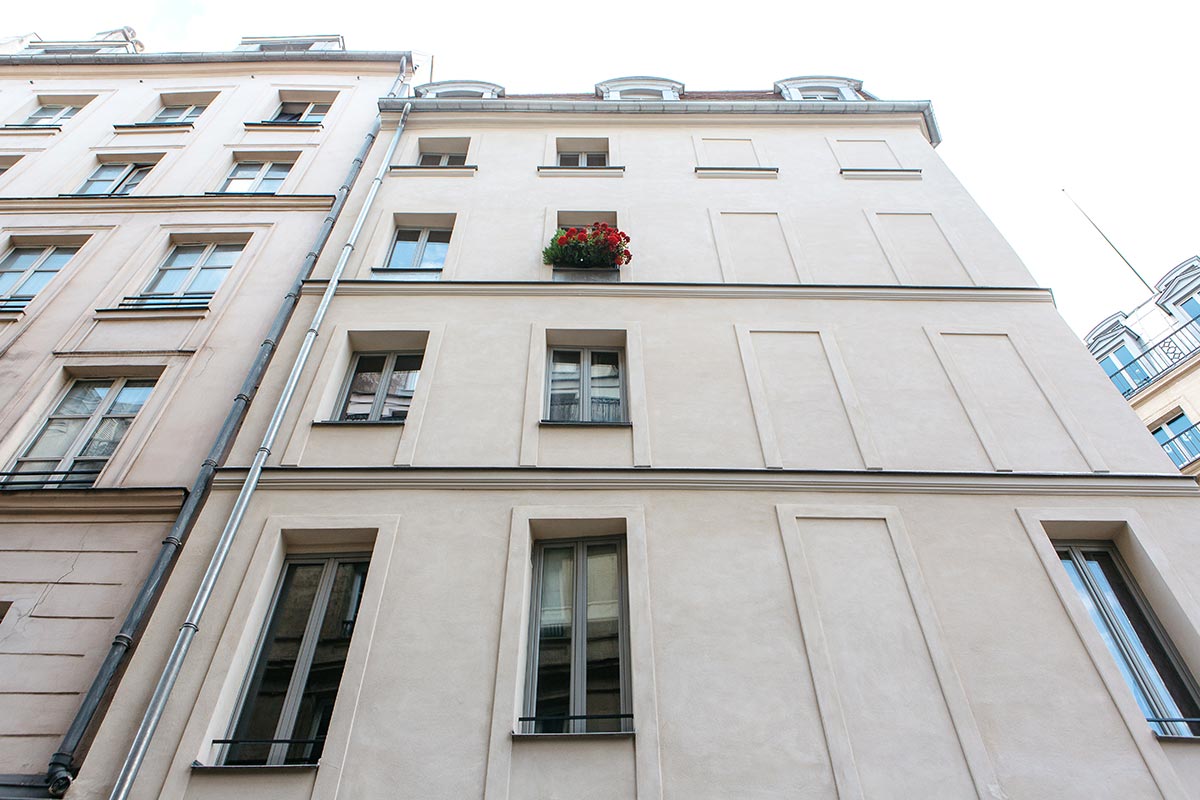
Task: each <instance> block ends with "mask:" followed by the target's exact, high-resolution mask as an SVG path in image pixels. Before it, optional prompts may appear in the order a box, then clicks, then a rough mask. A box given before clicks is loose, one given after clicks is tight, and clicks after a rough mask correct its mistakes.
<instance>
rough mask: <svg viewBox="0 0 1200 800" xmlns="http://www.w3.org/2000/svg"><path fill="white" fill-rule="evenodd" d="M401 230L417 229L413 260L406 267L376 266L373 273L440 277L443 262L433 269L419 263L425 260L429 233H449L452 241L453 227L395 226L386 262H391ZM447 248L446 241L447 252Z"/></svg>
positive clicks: (377, 274)
mask: <svg viewBox="0 0 1200 800" xmlns="http://www.w3.org/2000/svg"><path fill="white" fill-rule="evenodd" d="M401 231H417V232H418V233H417V247H416V249H415V250H414V251H413V260H412V261H411V262H409V266H407V267H392V266H382V267H376V268H375V269H374V270H373V272H374V273H375V275H376V276H377V277H378V276H380V275H383V276H387V275H388V274H392V273H399V274H404V275H418V276H419V275H437V276H438V278H439V279H440V278H441V275H442V271H443V270H444V269H445V268H446V266H445V262H443V263H442V266H441V267H438V268H437V269H433V268H432V267H422V266H421V263H422V262H423V261H424V260H425V247H426V246H427V245H428V244H429V235H430V234H431V233H442V232H446V233H449V234H450V239H451V241H453V240H454V227H453V226H451V227H449V228H442V227H435V226H423V227H420V228H417V227H413V226H409V225H399V226H397V227H396V230H395V231H394V232H393V233H392V241H391V246H390V247H389V248H388V253H387V263H388V264H391V263H392V253H394V252H396V243H397V242H398V241H399V236H400V232H401ZM449 248H450V243H449V242H447V243H446V249H447V253H448V252H449Z"/></svg>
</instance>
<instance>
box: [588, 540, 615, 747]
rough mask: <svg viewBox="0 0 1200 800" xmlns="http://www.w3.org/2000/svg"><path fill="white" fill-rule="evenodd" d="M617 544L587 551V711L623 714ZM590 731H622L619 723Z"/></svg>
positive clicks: (602, 723)
mask: <svg viewBox="0 0 1200 800" xmlns="http://www.w3.org/2000/svg"><path fill="white" fill-rule="evenodd" d="M618 554H619V552H618V549H617V545H616V544H602V545H600V544H597V545H590V546H588V548H587V666H586V669H587V711H586V712H585V713H586V714H588V715H589V716H591V715H594V714H620V713H621V624H620V623H621V601H620V597H621V575H620V571H619V562H618ZM586 729H587V730H588V731H619V730H621V720H620V719H616V718H613V719H595V720H591V719H590V720H588V721H587V727H586Z"/></svg>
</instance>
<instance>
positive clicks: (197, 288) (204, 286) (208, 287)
mask: <svg viewBox="0 0 1200 800" xmlns="http://www.w3.org/2000/svg"><path fill="white" fill-rule="evenodd" d="M227 272H229V270H227V269H225V268H224V267H222V268H220V269H202V270H200V272H199V273H198V274H197V275H196V278H195V280H193V281H192V282H191V283H190V284H188V287H187V290H188V292H198V293H204V294H213V293H214V292H216V291H217V289H219V288H221V281H223V280H225V275H226V273H227Z"/></svg>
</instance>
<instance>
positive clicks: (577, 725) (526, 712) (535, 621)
mask: <svg viewBox="0 0 1200 800" xmlns="http://www.w3.org/2000/svg"><path fill="white" fill-rule="evenodd" d="M611 544H615V545H616V546H617V569H618V587H619V589H618V591H619V596H618V637H619V639H620V642H619V644H618V648H619V658H620V661H621V663H620V712H619V714H620V715H621V716H620V718H619V724H620V730H619V731H615V732H618V733H629V732H632V731H633V692H632V684H633V680H632V670H631V665H630V649H631V648H630V643H629V562H628V559H629V554H628V547H627V545H626V537H625V536H585V537H582V538H578V539H558V538H554V539H540V540H538V541H535V542H534V543H533V576H532V578H533V579H532V582H531V583H532V585H531V589H530V598H529V641H528V643H527V648H528V649H527V652H528V654H529V657H528V659H527V670H526V674H525V702H524V706H523V713H522V715H521V717H520V718H519V719H518V721H517V724H518V733H541V731H537V721H536V720H534V719H533V717H535V716H537V709H536V704H537V675H538V659H539V657H540V655H541V654H540V651H539V647H538V644H539V638H540V637H539V632H540V627H541V625H540V618H541V611H542V609H541V600H542V577H543V575H542V573H543V562H544V557H545V552H546V549H547V548H565V547H573V548H574V551H575V554H574V560H573V566H574V570H575V576H574V581H573V589H574V593H575V594H574V597H573V599H572V606H571V611H572V622H571V636H572V641H571V679H570V686H571V688H570V700H569V715H568V716H570V717H583V716H585V715H586V714H587V611H588V603H587V548H588V547H589V546H594V545H611ZM565 727H566V730H563V731H556V732H551V735H564V734H572V733H576V734H578V733H587V732H588V731H587V719H582V718H580V719H569V720H567V724H566V726H565Z"/></svg>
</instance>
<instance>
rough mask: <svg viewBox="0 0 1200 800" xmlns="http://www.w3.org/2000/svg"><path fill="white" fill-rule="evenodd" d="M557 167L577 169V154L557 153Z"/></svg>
mask: <svg viewBox="0 0 1200 800" xmlns="http://www.w3.org/2000/svg"><path fill="white" fill-rule="evenodd" d="M558 165H559V166H560V167H578V166H579V153H559V154H558Z"/></svg>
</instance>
